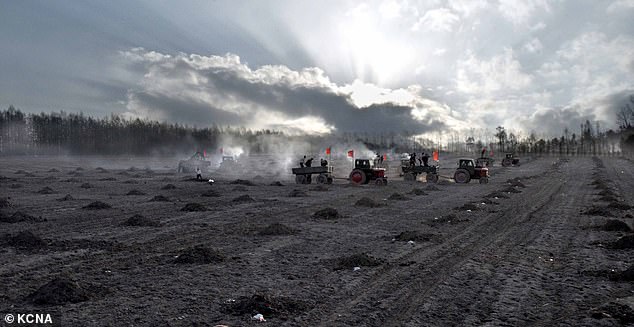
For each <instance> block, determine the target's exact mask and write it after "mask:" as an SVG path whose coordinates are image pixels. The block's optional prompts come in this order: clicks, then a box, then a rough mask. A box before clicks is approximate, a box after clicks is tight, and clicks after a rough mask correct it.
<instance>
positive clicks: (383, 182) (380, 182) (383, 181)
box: [374, 177, 387, 186]
mask: <svg viewBox="0 0 634 327" xmlns="http://www.w3.org/2000/svg"><path fill="white" fill-rule="evenodd" d="M374 184H376V185H377V186H384V185H387V179H386V178H383V177H379V178H377V179H376V181H374Z"/></svg>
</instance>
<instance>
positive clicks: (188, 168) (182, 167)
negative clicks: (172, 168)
mask: <svg viewBox="0 0 634 327" xmlns="http://www.w3.org/2000/svg"><path fill="white" fill-rule="evenodd" d="M209 167H211V162H210V161H207V160H205V156H204V155H203V154H202V153H201V152H199V151H198V152H196V153H194V155H193V156H191V158H189V159H187V160H181V161H179V162H178V172H179V173H192V172H195V171H196V168H200V170H202V171H208V170H209Z"/></svg>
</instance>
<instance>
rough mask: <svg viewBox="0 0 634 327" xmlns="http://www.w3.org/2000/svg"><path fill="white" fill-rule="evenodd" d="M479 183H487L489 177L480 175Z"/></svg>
mask: <svg viewBox="0 0 634 327" xmlns="http://www.w3.org/2000/svg"><path fill="white" fill-rule="evenodd" d="M480 184H489V178H488V177H481V178H480Z"/></svg>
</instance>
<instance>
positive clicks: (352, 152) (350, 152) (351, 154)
mask: <svg viewBox="0 0 634 327" xmlns="http://www.w3.org/2000/svg"><path fill="white" fill-rule="evenodd" d="M348 157H350V158H352V157H354V150H350V151H348Z"/></svg>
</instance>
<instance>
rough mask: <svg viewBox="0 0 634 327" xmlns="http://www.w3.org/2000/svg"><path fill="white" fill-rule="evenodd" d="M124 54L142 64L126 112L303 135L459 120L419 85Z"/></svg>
mask: <svg viewBox="0 0 634 327" xmlns="http://www.w3.org/2000/svg"><path fill="white" fill-rule="evenodd" d="M122 56H123V57H124V58H130V59H131V61H132V62H133V63H135V64H138V63H140V62H141V63H143V64H144V65H145V66H144V67H145V72H144V78H143V80H142V82H141V83H140V84H139V85H138V86H137V87H135V88H132V89H130V90H129V91H128V101H127V105H126V107H127V112H126V115H128V116H129V117H147V118H152V119H159V120H169V121H178V122H181V123H187V124H195V125H198V126H206V125H210V124H218V125H234V126H245V127H247V128H253V129H263V128H270V129H278V130H283V131H285V132H287V133H302V134H323V133H331V132H334V131H339V132H354V131H362V132H394V131H408V132H411V133H417V134H422V133H426V132H431V131H434V130H439V129H443V128H447V127H448V126H452V125H450V124H453V126H456V127H460V126H459V125H460V124H462V122H461V121H459V120H458V119H456V118H454V117H452V115H453V113H452V111H451V108H449V107H448V106H447V105H444V104H441V103H438V102H436V101H433V100H429V99H426V98H423V97H422V96H420V93H421V89H420V87H418V86H411V87H408V88H402V89H388V88H380V87H378V86H376V85H374V84H370V83H363V82H361V81H358V80H356V81H354V82H353V83H352V84H346V85H341V86H340V85H337V84H335V83H333V82H331V81H330V79H329V77H328V76H326V75H325V73H324V71H322V70H321V69H318V68H304V69H301V70H292V69H290V68H288V67H286V66H281V65H266V66H262V67H259V68H257V69H251V68H250V67H249V66H247V65H246V64H244V63H242V62H241V61H240V58H239V57H238V56H236V55H233V54H227V55H225V56H201V55H195V54H192V55H186V54H183V53H180V54H177V55H163V54H158V53H156V52H152V51H145V50H143V49H132V50H130V51H126V52H123V53H122Z"/></svg>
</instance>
